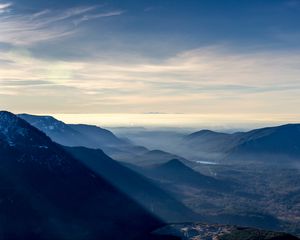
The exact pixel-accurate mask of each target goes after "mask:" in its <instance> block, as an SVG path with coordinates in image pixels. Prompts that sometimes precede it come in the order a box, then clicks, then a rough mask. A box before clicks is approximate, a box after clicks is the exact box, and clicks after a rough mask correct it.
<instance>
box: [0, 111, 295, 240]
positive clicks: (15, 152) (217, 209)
mask: <svg viewBox="0 0 300 240" xmlns="http://www.w3.org/2000/svg"><path fill="white" fill-rule="evenodd" d="M151 143H152V144H151ZM159 146H161V148H159ZM0 158H1V163H0V164H1V166H0V178H1V186H0V199H1V202H0V208H1V211H0V237H1V238H2V239H191V240H192V239H224V240H225V239H274V240H275V239H297V237H296V236H297V235H298V236H299V235H300V186H299V182H300V168H299V166H300V164H299V159H300V125H298V124H290V125H283V126H278V127H269V128H262V129H256V130H252V131H248V132H238V133H230V134H228V133H219V132H213V131H210V130H200V131H199V132H195V133H185V132H184V131H183V132H182V131H181V132H178V131H176V130H172V131H170V130H167V129H166V130H163V129H160V130H149V129H135V128H132V129H131V128H122V129H111V131H110V130H107V129H104V128H100V127H98V126H94V125H84V124H66V123H64V122H62V121H59V120H58V119H55V118H54V117H51V116H36V115H29V114H20V115H14V114H12V113H10V112H5V111H2V112H0ZM283 232H285V233H283Z"/></svg>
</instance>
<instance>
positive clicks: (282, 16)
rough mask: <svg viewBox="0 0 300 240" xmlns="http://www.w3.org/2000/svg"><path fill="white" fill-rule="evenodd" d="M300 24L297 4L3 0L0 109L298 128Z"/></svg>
mask: <svg viewBox="0 0 300 240" xmlns="http://www.w3.org/2000/svg"><path fill="white" fill-rule="evenodd" d="M299 22H300V1H299V0H272V1H271V0H264V1H263V0H260V1H258V0H251V1H250V0H248V1H247V0H239V1H238V0H235V1H233V0H226V1H225V0H223V1H221V0H209V1H208V0H187V1H184V0H181V1H179V0H173V1H172V0H152V1H150V0H149V1H138V0H135V1H134V0H131V1H129V0H115V1H99V0H97V1H96V0H87V1H79V0H69V1H57V0H54V1H37V0H35V1H33V0H30V1H24V0H16V1H3V0H1V1H0V103H1V105H2V106H3V107H4V108H6V109H8V110H11V111H17V112H32V113H58V114H63V113H95V114H96V113H144V112H163V113H178V112H180V113H186V114H197V113H199V114H223V115H224V116H225V115H234V114H236V115H237V116H239V117H240V116H241V114H242V115H243V114H251V115H253V116H261V118H262V119H274V118H283V117H284V118H287V116H290V119H293V120H297V119H298V116H299V115H300V110H299V108H298V106H299V104H300V100H299V97H298V96H299V93H300V82H299V76H300V68H299V65H300V55H299V50H300V49H299V48H300V44H299V42H300V41H299V40H300V28H299V24H298V23H299ZM288 119H289V118H288Z"/></svg>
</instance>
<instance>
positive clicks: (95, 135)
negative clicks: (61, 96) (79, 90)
mask: <svg viewBox="0 0 300 240" xmlns="http://www.w3.org/2000/svg"><path fill="white" fill-rule="evenodd" d="M18 117H20V118H22V119H24V120H25V121H27V122H28V123H29V124H31V125H32V126H34V127H36V128H38V129H39V130H40V131H42V132H44V133H45V134H46V135H47V136H49V137H50V138H51V139H52V140H53V141H54V142H57V143H59V144H61V145H64V146H69V147H74V146H76V147H82V146H83V147H87V148H93V149H102V150H103V151H104V152H105V153H106V154H108V155H109V156H110V157H112V158H113V159H115V160H119V161H123V162H130V163H134V164H139V165H144V164H146V165H148V164H152V163H162V162H166V161H168V160H170V159H172V158H174V155H173V154H170V153H168V152H164V151H149V150H148V149H147V148H145V147H143V146H139V145H135V144H133V143H131V142H130V141H128V140H125V139H121V138H119V137H117V136H116V135H114V134H113V133H112V132H111V131H109V130H106V129H103V128H100V127H98V126H93V125H86V124H66V123H64V122H62V121H59V120H57V119H55V118H54V117H52V116H36V115H29V114H19V115H18ZM154 153H155V154H154ZM176 157H177V158H179V156H176ZM181 159H183V158H181Z"/></svg>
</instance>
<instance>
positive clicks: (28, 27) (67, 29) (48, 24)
mask: <svg viewBox="0 0 300 240" xmlns="http://www.w3.org/2000/svg"><path fill="white" fill-rule="evenodd" d="M11 6H12V5H11V4H9V3H7V4H2V5H1V4H0V13H1V11H2V13H3V14H1V15H0V42H4V43H8V44H12V45H31V44H34V43H37V42H41V41H49V40H54V39H60V38H64V37H66V36H70V35H72V34H74V33H76V32H77V30H78V29H77V28H76V26H75V25H74V23H75V22H77V25H78V23H80V22H82V21H87V20H92V19H96V18H103V17H110V16H116V15H120V14H122V11H114V12H103V13H98V7H99V6H87V7H76V8H70V9H66V10H59V11H58V10H56V11H55V10H50V9H46V10H42V11H39V12H35V13H30V14H29V13H23V14H16V13H11V12H7V11H6V10H7V9H10V7H11Z"/></svg>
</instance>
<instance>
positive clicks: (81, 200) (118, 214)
mask: <svg viewBox="0 0 300 240" xmlns="http://www.w3.org/2000/svg"><path fill="white" fill-rule="evenodd" d="M0 159H1V161H0V180H1V181H0V199H1V201H0V236H1V239H63V240H64V239H75V240H76V239H78V240H79V239H80V240H81V239H87V240H94V239H95V240H96V239H140V238H142V239H143V235H145V234H148V233H149V232H151V231H152V230H154V229H156V228H157V227H159V226H162V225H163V222H162V221H161V220H159V219H157V218H156V217H155V216H153V214H151V213H149V212H148V211H147V210H145V209H144V208H143V207H142V206H140V205H139V204H138V203H136V202H135V201H133V200H132V199H131V198H130V197H128V196H127V195H126V194H124V193H123V192H121V191H120V190H118V189H117V188H116V187H115V186H113V185H112V184H110V183H109V182H108V181H107V180H105V179H104V178H102V177H101V176H99V175H98V174H97V173H96V172H94V171H92V170H90V169H89V168H87V167H86V166H85V165H84V164H82V163H81V162H80V161H78V160H77V159H75V158H74V157H72V156H71V155H70V154H68V153H67V152H66V151H65V150H64V149H63V148H62V147H61V146H60V145H58V144H56V143H54V142H52V141H51V139H50V138H49V137H47V136H46V135H45V134H44V133H42V132H40V131H39V130H38V129H36V128H34V127H32V126H31V125H29V124H28V123H27V122H25V121H24V120H22V119H20V118H18V117H17V116H15V115H13V114H11V113H9V112H4V111H2V112H0ZM124 181H125V180H124ZM129 216H130V217H129ZM145 239H146V237H145Z"/></svg>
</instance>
